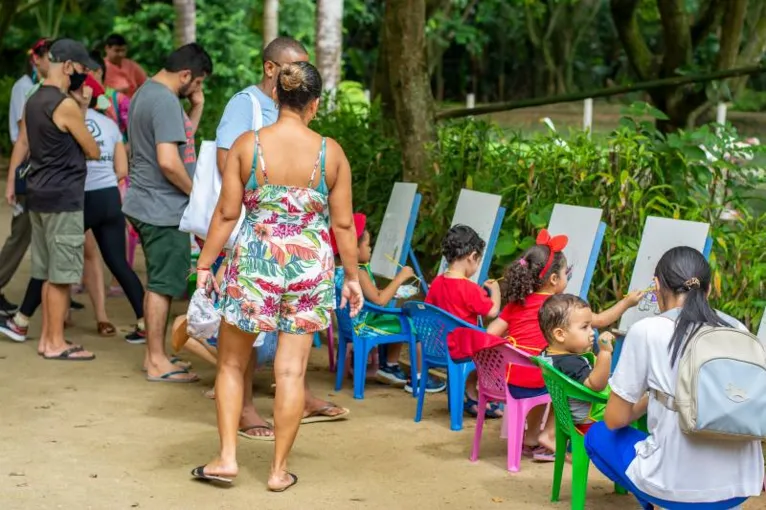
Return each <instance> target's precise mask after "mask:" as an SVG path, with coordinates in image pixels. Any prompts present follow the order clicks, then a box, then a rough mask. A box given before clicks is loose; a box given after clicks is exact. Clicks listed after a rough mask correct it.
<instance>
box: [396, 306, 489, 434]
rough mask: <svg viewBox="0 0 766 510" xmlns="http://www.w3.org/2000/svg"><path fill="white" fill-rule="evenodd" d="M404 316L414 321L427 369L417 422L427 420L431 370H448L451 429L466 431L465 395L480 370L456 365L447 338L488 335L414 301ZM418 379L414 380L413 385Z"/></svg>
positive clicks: (465, 364) (467, 364)
mask: <svg viewBox="0 0 766 510" xmlns="http://www.w3.org/2000/svg"><path fill="white" fill-rule="evenodd" d="M403 310H404V313H405V314H406V315H407V317H409V318H410V322H411V323H412V329H413V332H414V336H415V337H416V338H417V339H418V341H419V342H420V345H421V348H422V350H423V367H422V369H421V378H420V384H419V388H418V407H417V411H416V412H415V422H419V421H420V419H421V418H422V417H423V401H424V399H425V394H426V391H425V388H426V382H427V380H428V369H429V368H446V369H447V401H448V403H449V413H450V429H452V430H456V431H457V430H463V394H464V392H465V381H466V379H467V378H468V374H470V373H471V372H472V371H474V370H476V366H475V365H474V364H473V361H465V362H462V363H456V362H454V361H452V358H450V356H449V349H448V348H447V335H448V334H450V333H451V332H452V330H454V329H456V328H470V329H475V330H477V331H484V330H483V329H481V328H479V327H478V326H476V325H474V324H469V323H467V322H465V321H463V320H460V319H458V318H457V317H455V316H453V315H450V314H449V313H447V312H445V311H444V310H442V309H441V308H438V307H436V306H433V305H429V304H426V303H420V302H417V301H410V302H408V303H405V304H404V306H403ZM414 380H415V379H414V378H413V381H414Z"/></svg>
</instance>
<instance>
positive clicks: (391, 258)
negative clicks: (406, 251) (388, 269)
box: [386, 253, 420, 281]
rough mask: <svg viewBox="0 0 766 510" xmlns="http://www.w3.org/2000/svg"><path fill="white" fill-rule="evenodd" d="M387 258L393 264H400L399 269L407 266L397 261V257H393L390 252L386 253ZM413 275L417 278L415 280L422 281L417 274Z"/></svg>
mask: <svg viewBox="0 0 766 510" xmlns="http://www.w3.org/2000/svg"><path fill="white" fill-rule="evenodd" d="M386 258H387V259H388V260H389V262H391V263H393V264H396V265H397V266H399V269H402V268H404V267H405V266H403V265H401V264H400V263H398V262H397V261H396V259H394V257H392V256H391V255H390V254H388V253H386ZM412 277H413V278H415V280H417V281H420V278H418V277H417V276H416V275H412Z"/></svg>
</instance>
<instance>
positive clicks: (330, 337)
mask: <svg viewBox="0 0 766 510" xmlns="http://www.w3.org/2000/svg"><path fill="white" fill-rule="evenodd" d="M327 357H328V358H329V359H330V363H329V366H330V372H335V370H336V368H337V366H336V365H335V333H334V332H333V330H332V321H330V328H329V329H328V330H327Z"/></svg>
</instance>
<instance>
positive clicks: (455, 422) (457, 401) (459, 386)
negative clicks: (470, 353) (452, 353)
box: [447, 363, 465, 432]
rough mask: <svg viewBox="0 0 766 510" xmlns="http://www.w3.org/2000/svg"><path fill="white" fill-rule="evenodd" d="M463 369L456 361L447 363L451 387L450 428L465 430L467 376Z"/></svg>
mask: <svg viewBox="0 0 766 510" xmlns="http://www.w3.org/2000/svg"><path fill="white" fill-rule="evenodd" d="M462 374H463V371H462V370H461V369H460V367H458V366H457V365H455V364H454V363H449V364H448V365H447V387H448V388H449V395H448V396H447V398H448V399H449V417H450V429H451V430H454V431H456V432H457V431H460V430H463V391H464V390H465V378H464V377H462Z"/></svg>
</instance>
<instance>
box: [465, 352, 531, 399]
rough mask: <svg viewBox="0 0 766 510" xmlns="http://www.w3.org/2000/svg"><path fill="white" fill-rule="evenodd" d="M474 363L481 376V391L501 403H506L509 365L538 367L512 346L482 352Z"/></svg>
mask: <svg viewBox="0 0 766 510" xmlns="http://www.w3.org/2000/svg"><path fill="white" fill-rule="evenodd" d="M473 362H474V364H475V365H476V373H477V374H478V376H479V391H481V392H482V393H484V394H486V395H487V396H488V397H489V398H490V399H493V400H499V401H505V398H506V391H507V387H508V383H507V382H506V379H507V376H508V364H509V363H513V364H514V365H519V366H528V367H534V366H536V365H535V364H534V363H532V361H530V360H529V355H528V354H526V353H524V352H522V351H520V350H518V349H516V348H515V347H513V346H512V345H511V344H505V345H498V346H495V347H492V348H490V349H484V350H481V351H479V352H477V353H476V354H475V355H474V357H473Z"/></svg>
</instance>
